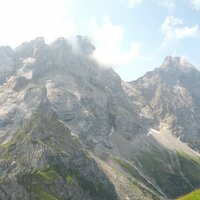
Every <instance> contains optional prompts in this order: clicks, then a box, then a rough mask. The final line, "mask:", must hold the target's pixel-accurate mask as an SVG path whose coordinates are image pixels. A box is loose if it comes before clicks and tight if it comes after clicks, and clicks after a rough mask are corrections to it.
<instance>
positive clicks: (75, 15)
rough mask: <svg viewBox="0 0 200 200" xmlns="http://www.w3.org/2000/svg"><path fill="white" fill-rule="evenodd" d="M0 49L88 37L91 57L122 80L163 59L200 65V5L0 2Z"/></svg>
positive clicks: (139, 0)
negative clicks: (39, 40)
mask: <svg viewBox="0 0 200 200" xmlns="http://www.w3.org/2000/svg"><path fill="white" fill-rule="evenodd" d="M0 26H1V29H0V45H10V46H12V47H16V46H17V45H19V44H20V43H21V42H23V41H29V40H31V39H34V38H35V37H37V36H44V38H45V40H46V42H50V41H52V40H54V39H55V38H56V37H60V36H63V37H66V38H68V37H72V36H75V35H78V34H81V35H88V36H90V37H91V38H92V40H93V42H94V44H95V46H96V51H95V54H94V56H95V57H96V58H97V59H98V60H100V61H101V62H103V63H106V64H108V65H112V66H113V67H114V69H115V70H116V71H117V72H118V73H119V74H120V75H121V77H122V79H124V80H133V79H135V78H137V77H139V76H141V75H143V74H144V73H145V72H146V71H149V70H152V69H153V68H155V67H158V66H159V65H160V64H161V63H162V61H163V59H164V58H165V56H167V55H174V56H184V57H186V58H187V59H188V60H189V61H190V62H192V63H193V64H194V65H195V66H196V67H199V66H200V0H0Z"/></svg>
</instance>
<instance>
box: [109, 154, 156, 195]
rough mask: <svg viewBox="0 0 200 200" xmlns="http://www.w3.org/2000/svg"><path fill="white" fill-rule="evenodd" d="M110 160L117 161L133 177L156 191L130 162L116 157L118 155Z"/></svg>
mask: <svg viewBox="0 0 200 200" xmlns="http://www.w3.org/2000/svg"><path fill="white" fill-rule="evenodd" d="M112 160H113V161H115V162H116V163H118V164H119V165H120V166H121V168H122V169H123V170H124V171H126V172H128V173H129V174H130V175H131V176H132V177H133V178H135V179H136V180H138V181H140V182H142V183H144V184H145V185H146V186H147V187H149V188H150V189H152V190H154V191H156V192H158V191H157V190H156V189H155V188H154V187H153V186H152V185H151V184H149V182H147V181H146V179H145V178H143V177H142V176H141V175H140V173H139V172H138V170H137V169H136V168H135V167H134V166H133V165H131V164H130V163H128V162H126V161H124V160H122V159H120V158H118V157H112Z"/></svg>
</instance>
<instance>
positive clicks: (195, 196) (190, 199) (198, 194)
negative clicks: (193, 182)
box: [177, 189, 200, 200]
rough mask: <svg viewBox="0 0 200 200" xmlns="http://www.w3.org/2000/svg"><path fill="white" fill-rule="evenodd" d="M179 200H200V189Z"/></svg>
mask: <svg viewBox="0 0 200 200" xmlns="http://www.w3.org/2000/svg"><path fill="white" fill-rule="evenodd" d="M177 200H200V189H199V190H195V191H193V192H191V193H189V194H187V195H184V196H182V197H180V198H178V199H177Z"/></svg>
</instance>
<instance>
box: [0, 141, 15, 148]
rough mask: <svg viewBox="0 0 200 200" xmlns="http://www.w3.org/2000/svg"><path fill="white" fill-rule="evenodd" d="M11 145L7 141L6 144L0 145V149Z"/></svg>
mask: <svg viewBox="0 0 200 200" xmlns="http://www.w3.org/2000/svg"><path fill="white" fill-rule="evenodd" d="M11 144H12V143H11V142H10V141H9V142H6V143H4V144H0V148H7V147H9V146H10V145H11Z"/></svg>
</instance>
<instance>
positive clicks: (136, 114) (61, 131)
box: [0, 36, 200, 200]
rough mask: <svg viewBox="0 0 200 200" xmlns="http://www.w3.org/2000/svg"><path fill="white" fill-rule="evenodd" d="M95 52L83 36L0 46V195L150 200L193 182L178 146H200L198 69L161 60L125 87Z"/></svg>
mask: <svg viewBox="0 0 200 200" xmlns="http://www.w3.org/2000/svg"><path fill="white" fill-rule="evenodd" d="M94 50H95V47H94V45H93V44H91V43H90V40H89V39H88V38H87V37H82V36H78V37H77V38H76V39H75V43H74V42H71V41H68V40H66V39H64V38H59V39H57V40H56V41H54V42H53V43H51V44H46V43H45V41H44V39H43V38H37V39H35V40H32V41H30V42H26V43H23V44H22V45H20V46H19V47H17V48H16V49H14V50H12V49H11V48H9V47H2V48H0V69H1V68H2V69H3V68H5V69H6V73H4V74H3V75H0V105H1V109H0V143H1V145H0V199H12V200H15V199H27V200H28V199H34V200H35V199H77V200H79V199H85V200H86V199H88V200H90V199H91V200H92V199H109V200H110V199H116V200H117V199H121V200H124V199H142V200H151V199H154V200H155V199H167V198H175V197H177V196H179V195H181V194H183V193H185V192H188V191H192V190H193V189H195V188H198V187H199V186H200V181H199V180H200V177H199V173H198V172H199V170H200V165H199V154H198V153H197V152H195V151H194V150H192V149H191V148H190V147H188V146H187V145H186V144H184V143H183V142H187V143H189V144H190V146H191V147H192V148H194V149H198V147H199V138H198V134H199V132H198V130H199V125H198V117H199V113H200V112H199V102H200V101H199V98H200V94H199V90H198V88H199V86H200V83H199V71H198V70H196V69H195V68H194V67H193V66H192V65H191V64H189V63H188V62H186V61H183V60H181V59H180V58H172V57H167V58H166V60H165V61H164V63H163V65H162V66H161V67H160V68H158V69H155V71H153V72H149V73H147V74H146V75H145V76H144V77H142V78H140V79H138V80H136V81H133V82H131V83H127V82H124V81H122V80H121V79H120V77H119V76H118V75H117V74H116V73H115V72H114V70H113V69H111V68H108V67H105V66H102V65H101V64H99V63H97V61H95V60H94V59H93V57H92V52H93V51H94ZM8 69H9V70H8ZM155 129H156V130H155ZM189 131H190V132H189ZM188 132H189V133H190V134H188ZM172 133H173V134H172ZM171 135H173V137H171ZM179 136H181V137H180V140H179V139H178V137H179ZM193 140H195V142H194V141H193ZM169 144H170V145H169ZM188 166H190V167H189V168H191V169H192V172H191V171H190V169H189V168H188ZM193 172H194V173H193ZM183 185H184V187H183Z"/></svg>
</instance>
